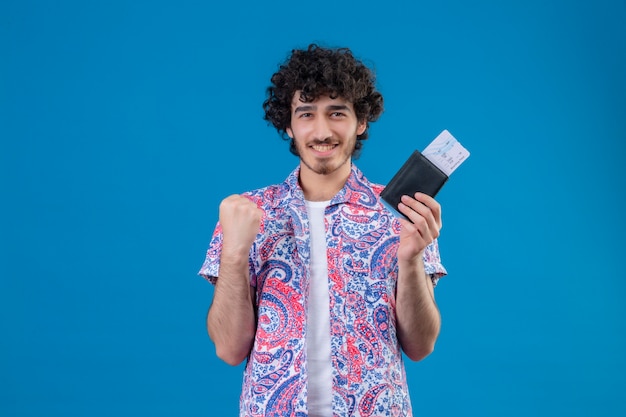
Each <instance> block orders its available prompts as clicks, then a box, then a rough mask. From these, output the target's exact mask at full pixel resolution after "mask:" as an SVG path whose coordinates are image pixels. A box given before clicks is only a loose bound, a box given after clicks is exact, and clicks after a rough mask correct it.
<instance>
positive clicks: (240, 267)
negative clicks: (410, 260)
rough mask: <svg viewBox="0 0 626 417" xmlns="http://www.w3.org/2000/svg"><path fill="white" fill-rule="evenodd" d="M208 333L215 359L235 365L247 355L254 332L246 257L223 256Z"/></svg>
mask: <svg viewBox="0 0 626 417" xmlns="http://www.w3.org/2000/svg"><path fill="white" fill-rule="evenodd" d="M207 329H208V332H209V336H210V337H211V340H213V343H215V350H216V353H217V356H218V357H219V358H220V359H222V360H224V361H225V362H226V363H228V364H230V365H238V364H239V363H241V362H242V361H243V360H244V359H245V358H246V357H247V356H248V354H249V353H250V349H251V348H252V343H253V341H254V335H255V331H256V320H255V313H254V304H253V301H252V294H251V288H250V280H249V272H248V263H247V257H245V258H244V257H241V256H231V254H229V253H224V252H223V253H222V257H221V261H220V273H219V278H218V280H217V283H216V286H215V292H214V295H213V303H212V304H211V308H210V309H209V314H208V315H207Z"/></svg>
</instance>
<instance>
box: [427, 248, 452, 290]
mask: <svg viewBox="0 0 626 417" xmlns="http://www.w3.org/2000/svg"><path fill="white" fill-rule="evenodd" d="M424 270H425V272H426V274H428V275H430V278H431V279H432V281H433V285H434V286H436V285H437V282H438V281H439V279H440V278H441V277H443V276H444V275H447V274H448V272H447V271H446V269H445V268H444V266H443V264H442V263H441V256H440V255H439V244H438V243H437V239H435V240H433V241H432V242H431V244H430V245H428V246H427V247H426V249H424Z"/></svg>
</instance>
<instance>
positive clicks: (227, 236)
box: [220, 194, 263, 255]
mask: <svg viewBox="0 0 626 417" xmlns="http://www.w3.org/2000/svg"><path fill="white" fill-rule="evenodd" d="M262 217H263V210H261V209H260V208H258V207H257V205H256V204H255V203H253V202H252V201H250V200H249V199H248V198H246V197H243V196H241V195H237V194H235V195H231V196H229V197H226V198H225V199H224V200H222V202H221V204H220V224H221V226H222V233H223V234H224V250H226V251H228V252H229V253H239V254H242V255H243V254H245V255H247V254H248V252H249V251H250V247H251V246H252V242H254V239H255V237H256V235H257V233H259V228H260V226H261V218H262Z"/></svg>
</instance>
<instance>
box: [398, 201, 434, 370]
mask: <svg viewBox="0 0 626 417" xmlns="http://www.w3.org/2000/svg"><path fill="white" fill-rule="evenodd" d="M399 210H400V211H401V212H402V213H403V214H405V215H406V216H407V217H409V219H411V221H410V222H409V221H407V220H405V219H401V222H402V230H401V232H400V246H399V247H398V284H397V296H396V320H397V329H398V340H399V342H400V345H401V346H402V349H403V350H404V352H405V353H406V355H407V356H408V357H409V358H410V359H411V360H414V361H418V360H421V359H423V358H425V357H426V356H428V355H429V354H430V353H431V352H432V351H433V349H434V347H435V342H436V340H437V337H438V336H439V329H440V327H441V317H440V315H439V309H438V308H437V304H436V303H435V295H434V289H433V284H432V281H431V279H430V276H428V275H427V274H426V272H425V271H424V261H423V255H424V249H426V247H427V246H428V245H429V244H430V243H431V242H432V241H433V240H434V239H436V238H437V237H438V236H439V230H440V229H441V207H440V206H439V204H438V203H437V202H436V201H435V200H434V199H433V198H431V197H429V196H427V195H425V194H421V193H417V194H415V198H414V199H413V198H410V197H408V196H403V197H402V203H400V205H399Z"/></svg>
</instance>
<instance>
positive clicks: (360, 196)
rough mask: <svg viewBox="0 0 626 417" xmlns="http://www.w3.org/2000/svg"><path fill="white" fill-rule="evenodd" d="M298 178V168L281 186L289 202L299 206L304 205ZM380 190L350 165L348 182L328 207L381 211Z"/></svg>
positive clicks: (353, 165)
mask: <svg viewBox="0 0 626 417" xmlns="http://www.w3.org/2000/svg"><path fill="white" fill-rule="evenodd" d="M299 177H300V166H298V167H297V168H296V169H294V170H293V171H292V172H291V174H289V176H288V177H287V179H286V180H285V182H284V183H283V186H284V187H285V193H286V194H287V195H286V196H288V197H290V199H291V200H297V201H299V202H300V203H301V204H304V192H303V191H302V188H301V187H300V182H299V180H298V178H299ZM381 189H382V188H381V187H380V186H377V185H375V184H372V183H370V182H369V181H368V180H367V178H365V176H364V175H363V173H362V172H361V170H359V169H358V168H357V166H356V165H355V164H352V165H351V171H350V176H349V177H348V180H347V181H346V183H345V185H344V186H343V188H342V189H341V190H339V192H338V193H337V194H336V195H335V196H334V197H333V198H332V200H331V202H330V205H331V206H332V205H335V204H342V203H344V204H351V205H359V206H363V207H367V208H369V209H372V208H377V209H381V208H382V204H381V203H380V199H379V197H378V193H379V192H380V190H381Z"/></svg>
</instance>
